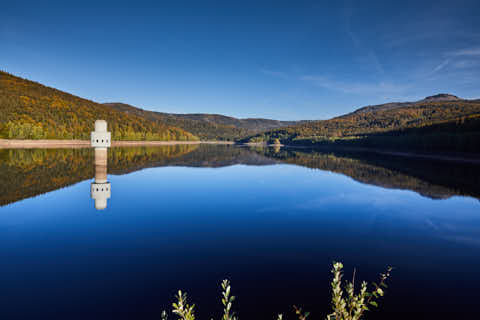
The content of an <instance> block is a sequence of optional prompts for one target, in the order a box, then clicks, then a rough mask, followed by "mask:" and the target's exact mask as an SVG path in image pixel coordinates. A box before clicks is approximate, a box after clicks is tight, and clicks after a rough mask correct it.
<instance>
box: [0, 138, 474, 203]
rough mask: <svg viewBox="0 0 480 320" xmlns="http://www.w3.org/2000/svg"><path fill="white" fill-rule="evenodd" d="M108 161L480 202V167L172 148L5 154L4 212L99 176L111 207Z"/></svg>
mask: <svg viewBox="0 0 480 320" xmlns="http://www.w3.org/2000/svg"><path fill="white" fill-rule="evenodd" d="M107 163H108V167H109V174H110V175H112V174H113V175H123V174H128V173H132V172H134V171H138V170H142V169H145V168H152V167H166V166H168V167H206V168H219V167H226V166H232V165H239V164H240V165H251V166H266V165H275V164H279V163H287V164H292V165H297V166H302V167H308V168H312V169H320V170H323V171H330V172H334V173H338V174H343V175H346V176H348V177H350V178H352V179H354V180H356V181H358V182H361V183H364V184H369V185H375V186H378V187H381V188H388V189H403V190H411V191H414V192H416V193H418V194H421V195H422V196H424V197H428V198H431V199H447V198H450V197H452V196H459V195H460V196H470V197H475V198H477V199H480V189H479V188H478V186H479V185H480V165H478V164H468V163H455V162H445V161H434V160H430V159H423V160H422V159H410V158H405V157H395V156H387V155H378V154H369V153H354V152H341V151H331V150H330V151H322V150H314V149H289V148H246V147H236V146H219V145H171V146H158V147H115V148H110V149H109V148H104V149H103V150H101V149H95V148H83V149H2V150H0V182H1V181H4V182H5V183H0V206H4V205H6V204H9V203H13V202H17V201H19V200H22V199H26V198H31V197H34V196H37V195H40V194H43V193H47V192H50V191H54V190H57V189H61V188H65V187H67V186H71V185H73V184H75V183H78V182H80V181H84V180H90V179H92V178H94V179H95V180H94V182H93V183H92V185H91V197H92V199H94V200H96V207H98V208H105V207H106V205H107V200H108V199H109V198H110V197H111V194H110V193H111V189H110V185H109V183H108V179H107ZM7 181H8V183H6V182H7ZM97 186H98V193H97ZM102 186H103V194H101V193H102ZM107 189H108V190H107Z"/></svg>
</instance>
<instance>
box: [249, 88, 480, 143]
mask: <svg viewBox="0 0 480 320" xmlns="http://www.w3.org/2000/svg"><path fill="white" fill-rule="evenodd" d="M451 97H454V96H452V95H445V94H441V95H436V96H432V97H427V98H426V99H424V100H421V101H417V102H404V103H394V104H384V105H380V106H369V107H365V108H361V109H358V110H357V111H355V112H352V113H349V114H346V115H343V116H340V117H336V118H333V119H330V120H321V121H311V122H305V123H302V124H299V125H295V126H289V127H286V128H280V129H275V130H270V131H267V132H265V133H261V134H257V135H254V136H252V137H250V138H249V139H245V140H243V142H272V141H276V139H278V140H279V141H280V142H282V143H284V144H295V145H341V146H362V147H363V146H365V147H381V148H392V149H410V150H412V149H415V150H422V151H455V152H480V102H479V101H478V100H464V99H460V98H457V97H454V98H451Z"/></svg>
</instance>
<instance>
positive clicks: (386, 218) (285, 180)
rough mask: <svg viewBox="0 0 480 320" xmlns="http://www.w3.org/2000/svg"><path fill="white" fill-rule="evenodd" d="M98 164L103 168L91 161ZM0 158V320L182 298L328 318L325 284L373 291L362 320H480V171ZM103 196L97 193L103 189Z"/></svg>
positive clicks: (355, 160)
mask: <svg viewBox="0 0 480 320" xmlns="http://www.w3.org/2000/svg"><path fill="white" fill-rule="evenodd" d="M97 156H98V155H97ZM96 164H97V166H95V154H94V151H93V150H91V149H57V150H52V149H50V150H45V149H37V150H8V149H4V150H0V179H1V180H0V184H1V186H0V188H1V189H0V190H1V194H2V195H1V196H0V205H1V207H0V253H1V257H2V262H1V264H0V284H1V285H0V288H1V290H2V298H1V299H0V318H1V319H159V318H160V313H161V311H162V310H164V309H167V310H168V309H170V306H171V302H172V301H173V297H174V294H175V293H176V291H177V290H178V289H182V290H185V291H187V292H188V294H189V298H190V299H191V302H194V303H196V305H197V307H196V308H197V314H198V316H199V318H200V319H210V318H211V317H214V318H219V317H220V314H221V312H222V307H221V305H220V288H219V284H220V281H221V280H222V279H224V278H228V279H230V280H231V282H232V287H233V293H234V294H235V295H236V296H237V301H236V305H235V309H236V310H237V312H238V315H239V316H240V319H273V318H274V317H275V315H276V314H277V313H284V314H286V315H288V318H290V319H293V318H294V315H293V313H292V305H294V304H295V305H300V306H303V308H304V309H305V310H310V311H311V313H312V318H317V319H320V318H324V317H325V315H326V314H327V313H328V312H329V300H330V287H329V286H330V276H331V274H330V268H331V263H332V261H334V260H335V261H343V263H344V265H345V267H346V276H347V277H351V272H352V270H353V268H354V267H355V268H356V269H357V276H358V278H359V279H365V280H371V281H375V280H376V279H377V275H378V273H380V272H382V271H383V270H384V269H385V268H386V266H387V265H392V266H394V267H395V268H396V269H395V271H394V272H393V275H392V278H391V281H390V283H389V289H388V290H387V296H386V297H385V299H384V300H383V301H382V302H381V308H380V310H379V311H375V312H372V313H371V314H369V317H368V318H369V319H426V318H436V319H439V318H444V317H445V318H447V317H448V318H450V319H476V318H480V317H479V314H480V313H479V312H478V299H479V296H480V295H479V293H478V289H479V288H480V273H479V270H480V201H479V200H478V199H479V198H480V190H479V189H480V188H478V186H479V185H480V175H479V173H480V167H479V166H478V165H473V164H471V165H469V164H458V163H453V162H439V161H432V160H418V159H408V158H398V157H386V156H380V155H372V154H352V153H342V152H338V151H337V152H331V151H330V152H326V151H315V150H307V149H299V150H294V149H281V150H279V149H247V148H243V147H234V146H203V145H202V146H198V145H195V146H193V145H192V146H165V147H155V148H140V147H137V148H114V149H111V150H109V151H108V182H109V183H110V188H111V190H110V192H111V196H110V198H108V199H106V201H107V207H106V209H104V210H96V209H95V205H94V200H93V199H92V198H91V188H92V183H93V182H95V179H97V180H98V181H100V180H101V177H102V174H104V173H105V172H104V170H106V166H102V165H101V159H100V161H99V159H98V158H97V163H96ZM98 181H97V182H98Z"/></svg>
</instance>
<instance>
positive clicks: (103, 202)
mask: <svg viewBox="0 0 480 320" xmlns="http://www.w3.org/2000/svg"><path fill="white" fill-rule="evenodd" d="M107 163H108V151H107V148H95V181H94V182H92V185H91V193H90V194H91V197H92V199H94V200H95V209H97V210H103V209H105V208H107V199H110V196H111V185H110V182H108V180H107Z"/></svg>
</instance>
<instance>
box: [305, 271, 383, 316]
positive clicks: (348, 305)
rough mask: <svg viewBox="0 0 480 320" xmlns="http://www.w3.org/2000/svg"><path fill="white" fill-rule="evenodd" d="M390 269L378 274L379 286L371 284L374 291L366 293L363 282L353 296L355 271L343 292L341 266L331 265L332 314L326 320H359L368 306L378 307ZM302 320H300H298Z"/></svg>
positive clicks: (365, 283) (365, 286) (365, 285)
mask: <svg viewBox="0 0 480 320" xmlns="http://www.w3.org/2000/svg"><path fill="white" fill-rule="evenodd" d="M391 271H392V267H388V268H387V272H386V273H381V274H380V282H379V284H376V283H375V282H374V283H373V285H374V289H373V291H371V292H368V291H367V282H365V281H363V282H362V284H361V285H360V292H359V293H358V294H355V270H354V271H353V277H352V281H351V282H348V281H347V282H346V285H345V291H346V293H345V292H344V289H342V278H343V264H342V263H340V262H335V263H334V264H333V269H332V273H333V280H332V308H333V312H332V313H331V314H329V315H328V316H327V320H359V319H361V317H362V316H363V314H364V312H365V311H368V310H369V309H368V306H369V305H372V306H374V307H378V303H377V301H376V300H378V299H379V298H380V297H383V295H384V294H385V293H384V290H383V289H382V287H383V288H387V285H386V284H385V281H386V280H387V279H388V277H389V276H390V272H391ZM300 320H302V319H300Z"/></svg>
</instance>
